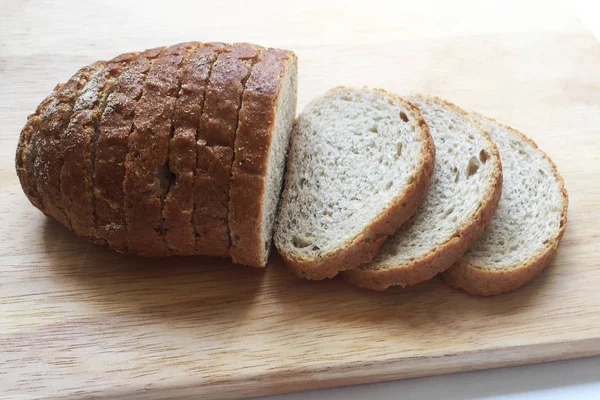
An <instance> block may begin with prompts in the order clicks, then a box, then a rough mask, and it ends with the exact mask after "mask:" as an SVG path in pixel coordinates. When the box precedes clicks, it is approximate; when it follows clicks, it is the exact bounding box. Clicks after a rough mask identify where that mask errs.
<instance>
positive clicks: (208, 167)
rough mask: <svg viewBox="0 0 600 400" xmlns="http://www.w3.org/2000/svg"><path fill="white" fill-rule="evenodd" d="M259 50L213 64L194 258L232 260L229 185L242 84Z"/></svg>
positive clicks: (246, 48)
mask: <svg viewBox="0 0 600 400" xmlns="http://www.w3.org/2000/svg"><path fill="white" fill-rule="evenodd" d="M260 51H261V47H259V46H255V45H251V44H247V43H235V44H232V45H231V46H228V47H227V49H226V51H225V52H223V53H221V54H220V55H219V56H218V58H217V60H216V61H215V63H214V64H213V67H212V71H211V73H210V79H209V85H208V88H207V89H206V99H205V102H204V110H203V113H202V118H201V119H200V127H199V129H198V146H197V150H196V151H197V157H198V169H197V171H196V188H195V190H196V193H197V196H196V200H197V201H196V204H195V209H194V225H195V228H196V231H197V233H198V236H197V238H196V252H197V253H199V254H206V255H211V256H221V257H226V256H229V248H230V245H231V243H230V239H229V236H230V235H229V227H228V214H229V204H228V202H229V184H230V179H231V166H232V163H233V159H234V145H235V138H236V130H237V126H238V118H239V113H240V107H241V105H242V94H243V92H244V84H245V82H246V80H247V79H248V76H249V75H250V72H251V70H252V66H253V65H254V63H255V62H256V59H257V57H258V56H259V54H260Z"/></svg>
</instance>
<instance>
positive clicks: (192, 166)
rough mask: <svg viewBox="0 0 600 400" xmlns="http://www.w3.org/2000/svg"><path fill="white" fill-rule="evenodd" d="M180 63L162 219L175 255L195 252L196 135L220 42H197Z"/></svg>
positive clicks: (221, 46) (168, 242)
mask: <svg viewBox="0 0 600 400" xmlns="http://www.w3.org/2000/svg"><path fill="white" fill-rule="evenodd" d="M197 45H198V47H196V48H195V49H194V50H193V51H192V53H191V54H190V56H189V58H188V60H187V61H185V62H184V64H183V70H182V78H181V79H182V80H181V90H180V93H179V97H178V99H177V102H176V104H175V112H174V114H173V119H174V133H173V137H172V138H171V140H170V142H169V146H170V154H169V167H170V169H171V172H172V173H173V174H174V176H175V179H174V181H173V184H172V185H171V187H170V190H169V192H168V193H167V196H166V198H165V205H164V208H163V213H162V215H163V219H164V220H165V230H166V240H167V244H168V246H169V248H170V249H172V251H173V253H174V254H177V255H182V256H183V255H192V254H195V253H196V234H195V228H194V225H193V223H192V216H193V212H194V197H195V196H194V191H195V189H194V183H195V175H196V159H197V157H196V134H197V131H198V126H199V123H200V117H201V116H202V110H203V105H204V99H205V92H206V86H207V83H208V77H209V74H210V71H211V68H212V64H213V63H214V62H215V60H216V58H217V56H218V54H219V52H220V51H222V50H223V49H224V48H225V46H224V45H223V44H220V43H207V44H204V45H202V44H200V43H198V44H197Z"/></svg>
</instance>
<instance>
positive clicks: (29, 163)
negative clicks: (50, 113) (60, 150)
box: [15, 84, 62, 215]
mask: <svg viewBox="0 0 600 400" xmlns="http://www.w3.org/2000/svg"><path fill="white" fill-rule="evenodd" d="M61 87H62V84H59V85H56V86H55V87H54V90H53V91H52V93H50V94H49V95H48V96H47V97H46V98H45V99H44V100H43V101H42V102H41V103H40V105H38V106H37V108H36V110H35V113H33V114H31V115H29V116H28V117H27V122H26V123H25V126H24V127H23V129H22V130H21V134H20V135H19V141H18V143H17V154H16V156H15V166H16V170H17V176H18V178H19V181H20V182H21V187H22V188H23V192H24V193H25V196H27V198H28V199H29V201H30V202H31V204H33V206H34V207H36V208H38V209H39V210H40V211H41V212H43V213H44V214H46V215H47V213H46V211H45V210H44V204H43V202H42V199H41V197H40V194H39V192H38V190H37V183H36V179H35V175H34V173H33V164H34V163H35V157H36V156H37V154H35V153H34V152H33V151H32V147H33V142H34V141H35V140H37V139H38V137H37V136H38V132H39V129H40V124H41V123H42V120H43V118H44V117H43V115H45V114H47V112H46V110H47V108H48V106H49V105H50V104H52V103H53V102H55V101H56V96H57V94H58V91H59V90H60V88H61Z"/></svg>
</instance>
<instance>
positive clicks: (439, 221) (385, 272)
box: [345, 96, 502, 290]
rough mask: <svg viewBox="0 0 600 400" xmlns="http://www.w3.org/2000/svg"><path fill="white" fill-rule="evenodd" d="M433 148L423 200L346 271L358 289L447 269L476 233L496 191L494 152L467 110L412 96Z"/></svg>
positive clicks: (498, 169)
mask: <svg viewBox="0 0 600 400" xmlns="http://www.w3.org/2000/svg"><path fill="white" fill-rule="evenodd" d="M408 100H409V101H410V102H412V103H413V104H415V105H416V106H417V107H418V108H419V110H420V111H421V114H422V115H423V118H424V119H425V121H426V122H427V125H429V129H430V131H431V135H432V136H433V141H434V142H435V146H436V159H435V170H434V173H433V179H432V182H431V186H430V187H429V190H428V192H427V196H426V197H425V200H424V201H423V203H422V204H421V205H420V207H419V210H418V211H417V213H416V214H415V216H414V217H413V218H412V219H411V220H410V221H409V222H408V223H407V224H405V225H404V226H402V227H401V228H400V229H399V230H398V231H397V232H396V233H395V234H394V235H393V236H392V237H391V238H390V239H389V240H388V241H387V242H386V243H384V245H383V246H382V248H381V251H380V252H379V254H377V256H376V257H375V259H374V260H373V261H372V262H370V263H369V264H365V265H362V266H360V267H358V268H357V269H354V270H351V271H348V272H346V273H345V277H346V278H347V280H348V281H349V282H350V283H352V284H354V285H356V286H360V287H365V288H369V289H374V290H385V289H386V288H387V287H389V286H391V285H400V286H407V285H414V284H417V283H419V282H423V281H425V280H427V279H430V278H432V277H433V276H435V275H436V274H438V273H440V272H442V271H444V270H445V269H447V268H449V267H450V266H451V265H452V264H453V263H454V262H456V261H457V260H458V259H459V258H460V256H461V255H462V254H463V253H464V252H465V251H466V250H467V249H468V248H469V247H470V246H471V245H472V244H473V243H474V242H475V240H476V239H477V238H478V237H479V236H480V235H481V233H482V232H483V229H484V227H485V225H487V223H488V222H489V220H490V219H491V217H492V215H493V213H494V211H495V210H496V207H497V205H498V200H499V198H500V193H501V185H502V167H501V164H500V157H499V155H498V150H497V148H496V146H495V145H494V143H493V142H492V141H491V140H490V137H489V135H488V134H487V133H486V132H485V131H483V130H482V129H481V128H480V127H479V126H478V125H477V124H476V123H475V122H474V121H473V120H472V119H471V118H469V117H468V116H467V114H466V113H465V112H464V111H463V110H461V109H460V108H458V107H456V106H455V105H453V104H451V103H448V102H446V101H444V100H441V99H438V98H433V97H422V96H413V97H409V98H408Z"/></svg>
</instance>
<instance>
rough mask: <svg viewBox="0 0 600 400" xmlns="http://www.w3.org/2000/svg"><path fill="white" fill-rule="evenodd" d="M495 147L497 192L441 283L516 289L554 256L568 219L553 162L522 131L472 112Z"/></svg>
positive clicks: (481, 290) (480, 290) (491, 290)
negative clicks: (485, 219) (500, 178)
mask: <svg viewBox="0 0 600 400" xmlns="http://www.w3.org/2000/svg"><path fill="white" fill-rule="evenodd" d="M471 117H472V118H473V119H475V120H476V121H477V122H478V123H479V124H481V126H483V127H484V129H486V130H487V131H488V132H489V133H490V135H491V137H492V139H493V140H494V142H496V145H497V146H498V149H499V150H500V156H501V157H502V164H503V166H504V185H503V190H502V197H501V198H500V204H499V206H498V210H497V211H496V214H495V215H494V217H493V218H492V221H491V223H490V224H489V226H488V227H487V228H486V230H485V232H484V233H483V235H482V236H481V238H480V239H479V240H478V241H477V242H476V243H475V245H474V246H473V247H472V248H471V249H469V251H467V252H466V253H465V254H464V256H463V257H462V258H461V259H460V261H459V262H457V263H456V264H455V265H453V266H452V268H450V269H448V270H447V271H446V272H444V274H442V277H443V280H444V282H446V283H447V284H448V285H450V286H454V287H457V288H462V289H464V290H465V291H467V292H469V293H472V294H482V295H495V294H500V293H503V292H508V291H511V290H515V289H518V288H519V287H521V286H522V285H524V284H525V283H527V282H529V281H530V280H531V279H533V278H534V277H535V276H536V275H537V274H539V273H540V271H541V270H542V269H543V268H544V267H546V266H547V265H548V264H549V263H550V262H551V261H552V259H553V257H554V254H555V253H556V249H557V247H558V244H559V242H560V239H561V238H562V235H563V233H564V232H565V228H566V224H567V205H568V196H567V191H566V189H565V187H564V182H563V179H562V178H561V176H560V175H559V174H558V171H557V169H556V165H554V163H553V162H552V160H550V158H549V157H548V156H547V155H546V154H544V153H543V152H542V151H541V150H539V149H538V148H537V146H536V145H535V143H534V142H533V141H532V140H531V139H529V138H527V137H526V136H525V135H523V134H522V133H520V132H518V131H516V130H514V129H512V128H509V127H507V126H504V125H502V124H500V123H498V122H496V121H494V120H492V119H490V118H487V117H484V116H482V115H480V114H476V113H471Z"/></svg>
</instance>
